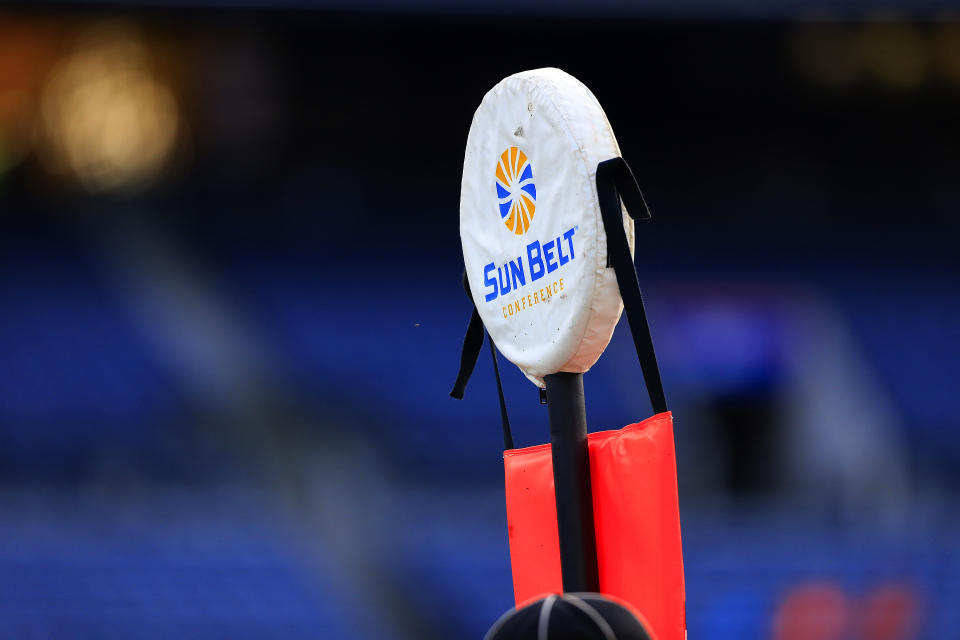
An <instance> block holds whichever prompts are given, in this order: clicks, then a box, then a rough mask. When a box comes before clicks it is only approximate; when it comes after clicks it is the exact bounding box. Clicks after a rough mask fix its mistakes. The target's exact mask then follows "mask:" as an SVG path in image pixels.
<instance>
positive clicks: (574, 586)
mask: <svg viewBox="0 0 960 640" xmlns="http://www.w3.org/2000/svg"><path fill="white" fill-rule="evenodd" d="M544 381H545V382H546V384H547V411H548V413H549V415H550V442H551V445H552V449H553V483H554V487H555V488H556V498H557V533H558V534H559V538H560V568H561V573H562V575H563V590H564V591H593V592H596V591H599V590H600V583H599V579H598V576H597V540H596V534H595V532H594V529H593V495H592V493H591V489H590V454H589V452H588V450H587V412H586V407H585V404H584V396H583V374H582V373H554V374H551V375H548V376H545V377H544Z"/></svg>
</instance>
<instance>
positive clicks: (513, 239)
mask: <svg viewBox="0 0 960 640" xmlns="http://www.w3.org/2000/svg"><path fill="white" fill-rule="evenodd" d="M619 155H620V148H619V147H618V146H617V141H616V138H615V137H614V135H613V131H612V130H611V128H610V123H609V122H607V118H606V116H605V115H604V113H603V109H601V108H600V104H599V103H598V102H597V99H596V98H595V97H594V96H593V94H592V93H590V90H589V89H587V88H586V87H585V86H584V85H583V84H581V83H580V82H579V81H578V80H577V79H576V78H574V77H573V76H571V75H569V74H567V73H564V72H563V71H561V70H559V69H535V70H533V71H524V72H522V73H518V74H515V75H512V76H510V77H509V78H506V79H504V80H503V81H501V82H500V83H499V84H497V86H495V87H494V88H493V89H491V90H490V91H489V93H487V95H486V96H484V98H483V102H481V103H480V107H479V108H478V109H477V112H476V114H475V115H474V117H473V123H472V124H471V126H470V134H469V136H468V137H467V150H466V154H465V155H464V160H463V183H462V186H461V192H460V238H461V241H462V243H463V259H464V263H465V265H466V270H467V277H468V278H469V282H470V289H471V292H472V293H473V300H474V302H475V303H476V305H477V309H478V310H479V312H480V317H481V318H482V319H483V323H484V325H485V326H486V328H487V330H488V331H489V332H490V335H491V337H492V338H493V341H494V343H495V344H496V345H497V348H498V349H499V350H500V351H501V352H502V353H503V355H504V356H506V357H507V358H508V359H509V360H510V361H511V362H513V363H514V364H516V365H517V366H518V367H520V369H522V370H523V372H524V373H525V374H526V375H527V377H528V378H529V379H530V380H531V381H533V382H534V383H535V384H537V385H538V386H543V376H545V375H548V374H551V373H556V372H559V371H568V372H573V373H582V372H585V371H587V370H588V369H589V368H590V367H591V366H593V363H594V362H596V361H597V358H599V357H600V354H601V353H603V350H604V349H605V348H606V346H607V343H609V342H610V336H611V335H612V334H613V329H614V327H615V326H616V324H617V321H618V320H619V319H620V313H621V311H622V309H623V303H622V302H621V300H620V293H619V291H618V289H617V280H616V276H615V275H614V273H613V269H612V268H608V267H607V266H606V264H607V240H606V234H605V233H604V230H603V220H602V218H601V216H600V207H599V204H598V201H597V187H596V171H597V164H598V163H599V162H601V161H603V160H609V159H610V158H613V157H617V156H619ZM623 222H624V228H625V229H626V232H627V238H628V240H629V242H630V251H631V253H632V252H633V245H634V237H633V225H632V224H630V219H629V217H628V216H627V214H626V212H624V214H623Z"/></svg>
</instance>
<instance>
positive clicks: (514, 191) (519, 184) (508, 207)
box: [496, 147, 537, 236]
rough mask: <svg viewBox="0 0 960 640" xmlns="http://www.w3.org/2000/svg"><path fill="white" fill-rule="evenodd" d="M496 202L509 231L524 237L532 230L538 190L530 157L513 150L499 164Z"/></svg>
mask: <svg viewBox="0 0 960 640" xmlns="http://www.w3.org/2000/svg"><path fill="white" fill-rule="evenodd" d="M496 174H497V180H496V186H497V203H498V206H499V208H500V219H501V220H503V223H504V224H505V225H507V229H509V230H510V231H512V232H514V233H515V234H517V235H518V236H519V235H523V234H524V233H526V231H527V229H529V228H530V223H531V222H532V221H533V212H534V211H536V208H537V187H536V185H534V184H533V167H532V166H530V160H529V158H527V154H525V153H524V152H523V151H521V150H520V149H519V148H518V147H510V148H509V149H507V150H506V151H504V152H503V153H502V154H500V160H499V161H498V162H497V170H496Z"/></svg>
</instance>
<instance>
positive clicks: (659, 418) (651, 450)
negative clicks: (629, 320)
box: [504, 412, 686, 640]
mask: <svg viewBox="0 0 960 640" xmlns="http://www.w3.org/2000/svg"><path fill="white" fill-rule="evenodd" d="M587 442H588V444H589V447H590V479H591V483H592V491H593V511H594V526H595V529H596V534H597V563H598V569H599V577H600V591H601V592H602V593H605V594H608V595H611V596H614V597H617V598H620V599H622V600H624V601H626V602H627V603H629V604H630V605H631V606H633V607H634V608H635V609H637V610H638V611H640V612H641V613H642V614H643V616H644V617H645V618H646V619H647V620H648V621H649V623H650V625H651V626H652V628H653V631H654V633H655V635H656V636H657V638H659V640H683V638H684V636H685V628H686V621H685V619H684V599H685V596H684V582H683V550H682V546H681V540H680V514H679V502H678V499H677V473H676V457H675V453H674V447H673V418H672V416H671V414H670V413H669V412H667V413H660V414H657V415H655V416H653V417H651V418H648V419H646V420H644V421H643V422H639V423H637V424H632V425H628V426H626V427H624V428H623V429H619V430H617V431H599V432H595V433H591V434H589V435H588V437H587ZM504 467H505V472H506V496H507V524H508V528H509V538H510V558H511V564H512V566H513V582H514V595H515V598H516V601H517V602H518V603H519V602H522V601H524V600H527V599H529V598H531V597H534V596H536V595H538V594H541V593H544V592H560V591H562V579H561V574H560V546H559V542H558V540H557V515H556V503H555V497H554V488H553V462H552V459H551V456H550V445H540V446H537V447H530V448H528V449H514V450H512V451H507V452H505V453H504Z"/></svg>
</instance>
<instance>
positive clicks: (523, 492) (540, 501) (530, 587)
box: [503, 444, 563, 604]
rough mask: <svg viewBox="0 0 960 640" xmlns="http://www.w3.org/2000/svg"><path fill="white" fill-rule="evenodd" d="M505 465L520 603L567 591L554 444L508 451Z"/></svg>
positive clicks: (512, 554)
mask: <svg viewBox="0 0 960 640" xmlns="http://www.w3.org/2000/svg"><path fill="white" fill-rule="evenodd" d="M503 464H504V468H505V469H506V475H507V535H508V537H509V539H510V562H511V564H512V565H513V595H514V600H515V601H516V602H517V603H518V604H519V603H521V602H523V601H524V600H528V599H530V598H534V597H536V596H538V595H540V594H542V593H547V592H550V593H559V592H562V591H563V578H562V576H561V574H560V541H559V538H558V535H557V505H556V497H555V494H554V489H553V458H552V456H551V451H550V445H549V444H541V445H538V446H536V447H527V448H526V449H510V450H509V451H504V452H503Z"/></svg>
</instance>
